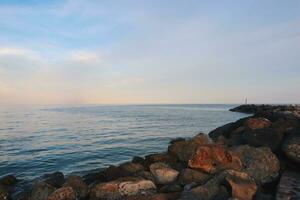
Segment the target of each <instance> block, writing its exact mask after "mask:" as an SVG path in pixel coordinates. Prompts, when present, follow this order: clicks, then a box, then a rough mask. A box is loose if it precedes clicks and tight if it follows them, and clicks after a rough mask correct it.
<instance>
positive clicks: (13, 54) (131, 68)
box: [0, 0, 300, 104]
mask: <svg viewBox="0 0 300 200" xmlns="http://www.w3.org/2000/svg"><path fill="white" fill-rule="evenodd" d="M246 97H247V98H248V103H300V1H299V0H289V1H282V0H251V1H236V0H228V1H208V0H207V1H201V0H184V1H183V0H69V1H68V0H43V1H41V0H1V2H0V104H85V103H95V104H97V103H99V104H102V103H109V104H129V103H130V104H131V103H243V102H244V101H245V98H246Z"/></svg>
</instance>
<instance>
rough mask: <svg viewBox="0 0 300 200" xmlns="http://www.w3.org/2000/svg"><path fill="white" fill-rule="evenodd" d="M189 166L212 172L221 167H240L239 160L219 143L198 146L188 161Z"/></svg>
mask: <svg viewBox="0 0 300 200" xmlns="http://www.w3.org/2000/svg"><path fill="white" fill-rule="evenodd" d="M188 165H189V167H191V168H194V169H199V170H202V171H204V172H206V173H210V174H214V173H217V172H218V171H220V170H223V169H236V170H239V169H241V167H242V166H241V161H240V159H239V158H238V157H237V156H234V155H232V154H231V153H230V152H229V151H227V150H226V149H225V148H224V147H222V146H220V145H215V144H210V145H202V146H199V147H198V149H197V151H196V153H195V154H194V155H193V157H192V158H191V159H190V160H189V162H188Z"/></svg>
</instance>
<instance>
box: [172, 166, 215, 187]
mask: <svg viewBox="0 0 300 200" xmlns="http://www.w3.org/2000/svg"><path fill="white" fill-rule="evenodd" d="M210 178H211V175H210V174H207V173H204V172H201V171H198V170H194V169H190V168H186V169H184V170H182V171H181V172H180V175H179V178H178V182H179V183H180V184H182V185H187V184H190V183H197V184H204V183H205V182H206V181H208V180H209V179H210Z"/></svg>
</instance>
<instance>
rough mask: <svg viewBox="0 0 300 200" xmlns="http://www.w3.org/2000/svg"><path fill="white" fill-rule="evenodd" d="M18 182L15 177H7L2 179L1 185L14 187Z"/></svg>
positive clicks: (0, 180)
mask: <svg viewBox="0 0 300 200" xmlns="http://www.w3.org/2000/svg"><path fill="white" fill-rule="evenodd" d="M17 182H18V180H17V178H16V177H15V176H13V175H7V176H4V177H2V178H1V179H0V184H3V185H6V186H13V185H15V184H16V183H17Z"/></svg>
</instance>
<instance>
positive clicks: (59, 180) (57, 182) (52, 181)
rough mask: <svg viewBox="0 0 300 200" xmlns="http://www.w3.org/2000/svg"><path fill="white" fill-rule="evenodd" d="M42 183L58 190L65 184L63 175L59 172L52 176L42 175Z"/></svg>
mask: <svg viewBox="0 0 300 200" xmlns="http://www.w3.org/2000/svg"><path fill="white" fill-rule="evenodd" d="M43 178H44V182H46V183H48V184H49V185H52V186H53V187H56V188H60V187H61V186H63V184H64V183H65V178H64V174H63V173H61V172H54V173H52V174H46V175H44V177H43Z"/></svg>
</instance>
